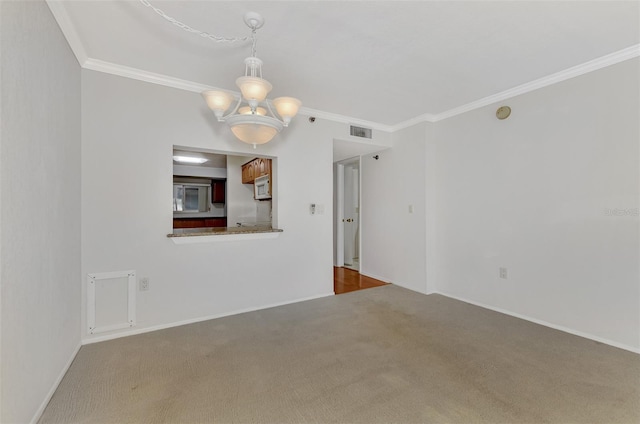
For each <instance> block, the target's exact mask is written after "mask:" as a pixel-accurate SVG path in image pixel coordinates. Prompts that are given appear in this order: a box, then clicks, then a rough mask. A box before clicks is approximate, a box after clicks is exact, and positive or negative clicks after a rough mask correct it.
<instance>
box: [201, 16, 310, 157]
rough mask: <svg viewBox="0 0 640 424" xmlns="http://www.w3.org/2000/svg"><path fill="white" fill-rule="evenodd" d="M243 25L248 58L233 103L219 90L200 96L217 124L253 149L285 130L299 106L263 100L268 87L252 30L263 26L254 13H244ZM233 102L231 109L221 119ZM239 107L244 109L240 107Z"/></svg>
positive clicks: (230, 96) (290, 100)
mask: <svg viewBox="0 0 640 424" xmlns="http://www.w3.org/2000/svg"><path fill="white" fill-rule="evenodd" d="M244 22H245V23H246V24H247V26H248V27H249V28H251V41H252V48H251V56H250V57H248V58H246V59H245V60H244V63H245V73H244V76H241V77H239V78H238V79H236V85H237V86H238V88H239V89H240V94H239V96H238V98H237V100H236V96H235V95H234V94H231V93H229V92H226V91H220V90H207V91H204V92H203V93H202V96H203V97H204V99H205V101H206V102H207V105H208V106H209V108H210V109H211V110H212V111H213V113H214V114H215V116H216V118H218V121H219V122H226V123H227V125H229V127H230V128H231V132H233V134H234V135H235V136H236V137H237V138H238V139H239V140H241V141H244V142H245V143H249V144H253V147H254V148H255V147H256V145H258V144H264V143H268V142H269V141H271V139H273V137H274V136H275V135H276V134H278V133H279V132H280V131H282V129H283V128H284V127H286V126H288V125H289V123H290V122H291V119H292V118H293V117H294V116H296V114H297V113H298V109H299V108H300V106H301V104H302V103H301V102H300V100H298V99H295V98H293V97H278V98H276V99H274V100H273V101H272V102H271V101H269V100H268V99H267V95H268V94H269V92H270V91H271V89H272V85H271V83H270V82H269V81H267V80H265V79H263V78H262V60H260V59H258V58H257V57H256V30H258V29H259V28H261V27H262V25H264V19H263V18H262V16H260V15H259V14H257V13H254V12H248V13H247V14H246V15H245V17H244ZM234 101H236V104H235V107H233V109H231V111H230V112H229V113H228V114H226V115H225V113H226V112H227V111H228V110H229V109H230V107H231V105H232V103H233V102H234ZM242 103H246V104H247V105H246V106H243V107H240V106H241V104H242ZM271 104H273V106H274V107H275V109H276V112H277V115H276V114H275V113H274V112H273V110H272V109H271ZM261 106H265V107H261ZM267 112H268V113H267Z"/></svg>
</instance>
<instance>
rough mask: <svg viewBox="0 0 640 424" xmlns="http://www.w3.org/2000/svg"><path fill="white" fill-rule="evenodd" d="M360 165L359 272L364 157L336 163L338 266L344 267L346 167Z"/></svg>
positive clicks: (360, 262)
mask: <svg viewBox="0 0 640 424" xmlns="http://www.w3.org/2000/svg"><path fill="white" fill-rule="evenodd" d="M352 163H357V164H358V226H359V230H360V231H358V245H359V246H360V254H359V255H358V256H359V258H358V261H359V270H360V269H362V262H363V258H362V194H361V193H362V156H355V157H352V158H349V159H344V160H341V161H340V162H336V165H337V166H336V186H335V189H336V211H337V213H336V219H337V223H336V224H337V225H336V258H335V259H336V266H338V267H344V222H343V219H344V166H345V165H347V164H352Z"/></svg>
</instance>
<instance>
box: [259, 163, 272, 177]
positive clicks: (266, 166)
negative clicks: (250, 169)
mask: <svg viewBox="0 0 640 424" xmlns="http://www.w3.org/2000/svg"><path fill="white" fill-rule="evenodd" d="M255 161H256V178H257V177H262V176H263V175H269V174H270V173H271V159H265V158H257V159H256V160H255Z"/></svg>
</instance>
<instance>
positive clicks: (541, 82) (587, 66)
mask: <svg viewBox="0 0 640 424" xmlns="http://www.w3.org/2000/svg"><path fill="white" fill-rule="evenodd" d="M46 3H47V5H48V6H49V9H50V10H51V13H52V14H53V16H54V18H55V20H56V21H57V22H58V25H59V26H60V29H61V30H62V32H63V34H64V36H65V38H66V39H67V42H68V43H69V46H70V47H71V50H73V53H74V54H75V56H76V59H77V60H78V63H79V64H80V66H81V67H83V68H85V69H91V70H94V71H98V72H105V73H108V74H112V75H118V76H122V77H125V78H131V79H136V80H139V81H145V82H149V83H152V84H158V85H164V86H166V87H172V88H177V89H179V90H186V91H191V92H195V93H201V92H203V91H205V90H212V89H215V90H222V91H227V92H229V93H231V94H233V95H234V96H236V95H237V94H236V93H233V92H230V91H228V90H225V89H220V88H217V87H211V86H208V85H204V84H199V83H196V82H193V81H188V80H183V79H180V78H174V77H171V76H168V75H162V74H156V73H153V72H148V71H144V70H141V69H137V68H131V67H128V66H123V65H118V64H115V63H111V62H105V61H102V60H98V59H92V58H89V57H88V56H87V53H86V51H85V49H84V46H83V44H82V42H81V41H80V37H79V36H78V33H77V31H76V29H75V27H74V26H73V24H72V22H71V19H70V18H69V15H68V14H67V11H66V10H65V8H64V6H63V5H62V2H61V1H58V0H46ZM639 56H640V44H635V45H632V46H629V47H627V48H625V49H622V50H619V51H617V52H613V53H611V54H608V55H605V56H602V57H599V58H597V59H593V60H590V61H588V62H585V63H582V64H580V65H577V66H573V67H571V68H568V69H565V70H563V71H560V72H556V73H555V74H551V75H548V76H545V77H542V78H539V79H537V80H534V81H531V82H528V83H525V84H521V85H518V86H516V87H513V88H510V89H508V90H505V91H502V92H500V93H497V94H493V95H491V96H487V97H484V98H482V99H479V100H476V101H473V102H470V103H467V104H464V105H462V106H458V107H455V108H453V109H449V110H447V111H444V112H441V113H438V114H431V113H425V114H422V115H419V116H416V117H414V118H411V119H408V120H406V121H402V122H400V123H398V124H395V125H386V124H382V123H378V122H372V121H366V120H362V119H357V118H353V117H350V116H345V115H340V114H337V113H331V112H325V111H322V110H317V109H312V108H308V107H302V108H300V111H299V113H300V114H301V115H305V116H315V117H317V118H321V119H327V120H330V121H334V122H340V123H345V124H353V125H358V126H364V127H368V128H372V129H375V130H379V131H385V132H389V133H392V132H395V131H398V130H401V129H404V128H408V127H411V126H413V125H416V124H419V123H422V122H438V121H442V120H444V119H447V118H451V117H454V116H457V115H460V114H463V113H465V112H470V111H472V110H475V109H479V108H481V107H484V106H488V105H490V104H492V103H497V102H500V101H503V100H506V99H510V98H512V97H515V96H519V95H521V94H525V93H528V92H531V91H534V90H538V89H540V88H543V87H547V86H549V85H552V84H556V83H558V82H562V81H566V80H568V79H571V78H575V77H578V76H580V75H584V74H586V73H589V72H593V71H596V70H598V69H602V68H605V67H607V66H611V65H615V64H617V63H620V62H623V61H625V60H629V59H633V58H636V57H639Z"/></svg>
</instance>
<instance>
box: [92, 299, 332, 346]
mask: <svg viewBox="0 0 640 424" xmlns="http://www.w3.org/2000/svg"><path fill="white" fill-rule="evenodd" d="M334 295H335V294H334V293H333V292H331V293H325V294H319V295H315V296H309V297H303V298H300V299H295V300H289V301H286V302H278V303H272V304H269V305H264V306H259V307H252V308H245V309H238V310H235V311H231V312H225V313H222V314H216V315H207V316H204V317H199V318H192V319H187V320H183V321H176V322H171V323H168V324H160V325H154V326H151V327H145V328H139V329H132V330H126V331H121V332H119V333H114V334H107V335H104V336H100V337H91V338H88V339H83V340H82V344H83V345H88V344H92V343H98V342H104V341H107V340H113V339H119V338H121V337H128V336H135V335H137V334H144V333H150V332H152V331H158V330H164V329H167V328H173V327H179V326H181V325H187V324H194V323H196V322H202V321H209V320H211V319H216V318H224V317H228V316H231V315H238V314H244V313H246V312H254V311H260V310H262V309H269V308H275V307H277V306H284V305H289V304H291V303H298V302H305V301H307V300H314V299H320V298H322V297H328V296H334Z"/></svg>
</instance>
